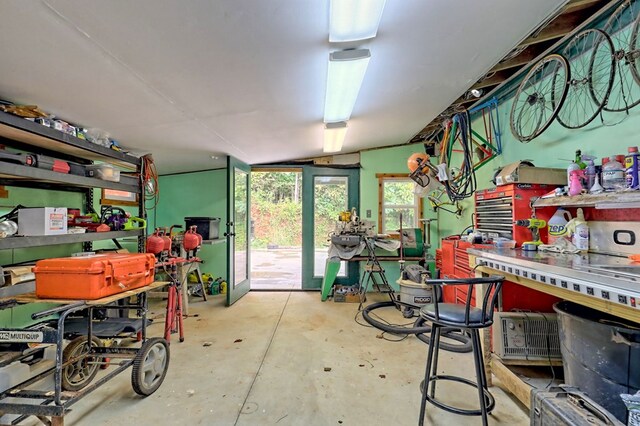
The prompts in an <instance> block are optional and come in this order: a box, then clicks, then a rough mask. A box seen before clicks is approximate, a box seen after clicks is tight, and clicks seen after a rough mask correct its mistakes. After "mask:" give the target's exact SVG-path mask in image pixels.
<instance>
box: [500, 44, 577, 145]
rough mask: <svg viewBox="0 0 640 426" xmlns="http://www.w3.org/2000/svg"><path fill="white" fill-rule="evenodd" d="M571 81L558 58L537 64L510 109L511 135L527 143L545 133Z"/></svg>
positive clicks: (557, 56)
mask: <svg viewBox="0 0 640 426" xmlns="http://www.w3.org/2000/svg"><path fill="white" fill-rule="evenodd" d="M570 77H571V72H570V70H569V64H568V62H567V60H566V59H565V58H564V57H563V56H562V55H558V54H552V55H548V56H546V57H545V58H543V59H542V60H540V61H539V62H538V63H537V64H536V65H535V66H534V67H533V68H532V69H531V70H530V71H529V72H528V73H527V75H526V76H525V77H524V79H523V80H522V82H521V83H520V86H519V87H518V90H517V92H516V95H515V96H514V98H513V105H512V106H511V116H510V121H511V132H512V133H513V135H514V136H515V137H516V138H518V140H519V141H520V142H525V143H526V142H529V141H531V140H533V139H535V138H536V137H538V136H539V135H540V134H541V133H542V132H544V131H545V130H546V129H547V128H548V127H549V125H551V122H552V121H553V119H554V118H555V117H556V115H557V114H558V111H559V110H560V108H561V107H562V104H563V102H564V99H565V97H566V96H567V90H568V88H569V86H568V82H569V79H570Z"/></svg>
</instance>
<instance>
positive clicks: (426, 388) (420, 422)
mask: <svg viewBox="0 0 640 426" xmlns="http://www.w3.org/2000/svg"><path fill="white" fill-rule="evenodd" d="M438 331H439V327H438V326H437V325H435V324H434V325H433V327H432V328H431V339H430V343H429V352H428V355H427V366H426V368H425V372H424V381H423V382H422V393H421V394H420V419H419V420H418V426H423V425H424V414H425V412H426V409H427V392H428V391H429V382H430V380H429V379H430V378H431V364H432V362H433V356H434V352H435V353H436V355H435V356H436V358H437V356H438V355H437V352H436V351H435V346H436V345H435V344H434V343H435V337H436V333H437V332H438Z"/></svg>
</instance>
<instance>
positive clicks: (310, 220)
mask: <svg viewBox="0 0 640 426" xmlns="http://www.w3.org/2000/svg"><path fill="white" fill-rule="evenodd" d="M319 176H340V177H347V178H348V184H347V191H348V192H347V199H348V203H347V208H348V210H351V208H352V207H355V208H356V210H358V211H359V209H360V169H359V168H332V167H317V166H303V168H302V194H303V196H302V289H303V290H319V289H320V288H321V287H322V276H315V275H314V266H315V265H314V262H315V241H314V217H313V213H314V204H315V193H314V181H315V178H316V177H319ZM337 219H338V218H336V220H337ZM359 279H360V267H359V262H347V276H346V277H338V278H336V280H335V282H336V283H337V284H343V285H354V284H356V283H358V281H359Z"/></svg>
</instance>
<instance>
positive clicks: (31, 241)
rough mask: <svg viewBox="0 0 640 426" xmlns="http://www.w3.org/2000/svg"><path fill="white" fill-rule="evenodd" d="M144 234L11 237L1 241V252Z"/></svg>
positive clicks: (89, 233)
mask: <svg viewBox="0 0 640 426" xmlns="http://www.w3.org/2000/svg"><path fill="white" fill-rule="evenodd" d="M142 232H143V230H142V229H136V230H133V231H111V232H86V233H84V234H64V235H45V236H41V237H40V236H38V237H9V238H4V239H1V240H0V250H4V249H16V248H27V247H41V246H55V245H60V244H73V243H85V242H88V241H100V240H113V239H116V238H125V237H132V236H139V235H142Z"/></svg>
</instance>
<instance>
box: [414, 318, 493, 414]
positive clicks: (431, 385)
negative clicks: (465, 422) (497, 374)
mask: <svg viewBox="0 0 640 426" xmlns="http://www.w3.org/2000/svg"><path fill="white" fill-rule="evenodd" d="M441 328H442V326H439V325H436V324H433V327H432V329H431V339H430V344H429V349H428V355H427V365H426V367H425V373H424V382H423V385H422V393H421V400H420V418H419V420H418V424H419V425H420V426H423V425H424V416H425V413H426V408H427V402H431V403H432V404H434V405H436V406H437V407H440V408H442V409H444V410H446V411H449V412H452V413H456V414H462V415H476V416H477V415H480V416H482V424H483V426H487V425H488V417H487V416H488V414H489V412H490V411H491V410H492V409H493V407H494V406H495V400H494V399H493V397H492V396H491V394H490V393H489V391H488V389H487V376H486V372H485V370H484V359H483V354H482V347H481V344H480V332H479V331H478V329H468V332H469V334H470V337H471V346H472V348H473V353H472V356H473V363H474V367H475V372H476V382H475V383H474V382H472V381H470V380H468V379H464V378H459V377H455V376H450V375H440V376H439V375H438V351H439V350H440V337H441V331H442V330H441ZM438 380H453V381H458V382H462V383H465V384H467V385H470V386H474V387H476V388H477V390H478V399H479V402H480V409H479V410H466V409H461V408H457V407H452V406H449V405H446V404H444V403H443V402H441V401H439V400H437V399H436V398H435V391H436V382H437V381H438Z"/></svg>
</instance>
